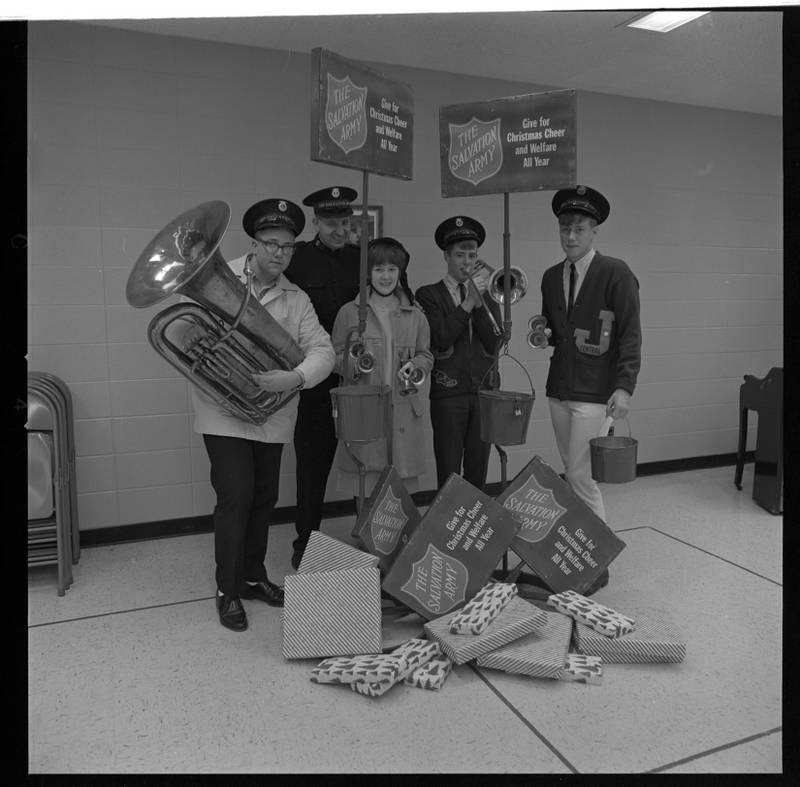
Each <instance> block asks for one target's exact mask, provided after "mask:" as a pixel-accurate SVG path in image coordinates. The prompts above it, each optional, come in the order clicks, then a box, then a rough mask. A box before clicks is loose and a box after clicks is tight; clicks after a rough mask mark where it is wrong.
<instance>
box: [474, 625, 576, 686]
mask: <svg viewBox="0 0 800 787" xmlns="http://www.w3.org/2000/svg"><path fill="white" fill-rule="evenodd" d="M541 612H542V615H544V616H545V621H544V625H542V626H540V627H539V628H537V629H536V631H534V632H533V633H532V634H528V636H526V637H522V638H520V639H518V640H517V641H516V642H512V643H511V644H509V645H506V646H505V647H502V648H497V649H496V650H493V651H491V652H490V653H485V654H483V655H481V656H478V659H477V661H476V664H477V665H478V666H479V667H489V668H491V669H497V670H503V671H504V672H513V673H514V674H516V675H529V676H531V677H534V678H558V677H559V676H560V674H561V671H562V670H563V669H564V665H565V664H566V663H567V651H568V650H569V642H570V638H571V637H572V618H570V617H567V616H566V615H562V614H561V613H560V612H545V611H544V610H541Z"/></svg>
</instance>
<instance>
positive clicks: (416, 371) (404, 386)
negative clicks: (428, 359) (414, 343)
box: [397, 364, 427, 396]
mask: <svg viewBox="0 0 800 787" xmlns="http://www.w3.org/2000/svg"><path fill="white" fill-rule="evenodd" d="M405 366H406V365H405V364H403V366H401V367H400V369H399V370H398V372H397V377H398V378H399V380H400V388H399V389H398V390H399V393H400V396H410V395H411V394H415V393H417V392H418V391H419V389H420V388H421V387H422V384H423V383H424V382H425V378H426V377H427V375H426V374H425V370H424V369H420V368H419V367H418V366H411V367H410V368H405Z"/></svg>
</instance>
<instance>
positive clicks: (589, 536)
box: [496, 456, 625, 593]
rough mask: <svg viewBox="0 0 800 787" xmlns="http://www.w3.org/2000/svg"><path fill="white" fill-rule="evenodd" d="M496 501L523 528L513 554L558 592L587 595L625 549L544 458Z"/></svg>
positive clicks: (530, 465) (532, 463) (536, 459)
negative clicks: (585, 592) (565, 591)
mask: <svg viewBox="0 0 800 787" xmlns="http://www.w3.org/2000/svg"><path fill="white" fill-rule="evenodd" d="M496 500H497V502H498V503H499V504H500V505H502V506H503V507H504V508H506V509H507V510H508V511H510V512H511V513H512V514H513V515H514V516H515V517H516V518H517V520H518V522H519V523H520V529H519V532H518V533H517V534H516V537H515V538H514V540H513V542H512V543H511V549H513V550H514V552H515V553H516V554H517V555H519V557H520V558H522V560H523V561H525V563H527V564H528V566H530V567H531V569H532V570H533V572H534V574H536V576H538V577H541V579H542V580H544V582H545V583H546V584H547V586H548V587H549V588H551V589H552V590H553V591H554V592H556V593H558V592H561V591H562V590H574V591H576V592H578V593H583V592H584V591H585V590H588V589H589V587H590V586H591V585H592V583H593V582H594V581H595V580H596V579H597V578H598V577H599V576H600V574H602V573H603V571H604V570H605V569H607V568H608V566H609V564H610V563H611V561H612V560H614V558H615V557H617V555H618V554H619V553H620V552H621V551H622V550H623V548H624V547H625V542H624V541H622V540H621V539H619V538H618V537H617V536H616V535H615V534H614V532H613V531H612V530H611V529H610V528H609V527H608V525H606V523H605V522H603V520H602V519H600V517H599V516H597V514H595V513H594V512H593V511H592V510H591V509H590V508H589V506H587V505H586V503H584V502H583V500H581V499H580V498H579V497H578V496H577V495H576V494H575V493H574V492H573V491H572V490H571V489H570V488H569V485H568V484H567V483H566V482H565V481H564V480H563V479H562V478H561V477H560V476H559V475H558V473H556V471H555V470H553V468H552V467H550V466H549V465H548V464H546V463H545V462H544V461H543V460H542V459H541V457H538V456H535V457H534V458H533V459H532V460H531V461H530V462H528V464H527V465H525V467H524V468H523V469H522V470H521V471H520V472H519V473H518V474H517V475H516V476H515V477H514V479H513V480H512V481H511V483H510V484H509V485H508V486H507V487H506V488H505V489H504V490H503V491H502V492H501V493H500V494H499V495H498V496H497V499H496Z"/></svg>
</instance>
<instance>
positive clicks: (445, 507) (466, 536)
mask: <svg viewBox="0 0 800 787" xmlns="http://www.w3.org/2000/svg"><path fill="white" fill-rule="evenodd" d="M519 527H520V523H519V522H518V521H517V520H516V519H515V518H514V517H513V516H512V515H511V513H510V512H509V511H507V510H506V509H504V508H503V507H502V506H501V505H499V504H498V503H496V502H495V501H494V500H493V499H492V498H491V497H489V496H488V495H486V494H484V493H483V492H481V490H479V489H477V488H476V487H474V486H473V485H472V484H470V483H469V482H467V481H465V480H464V479H463V478H462V477H461V476H459V475H456V474H455V473H452V474H451V475H450V477H449V478H448V479H447V481H446V482H445V484H444V485H443V486H442V488H441V489H440V490H439V492H438V493H437V495H436V497H435V498H434V500H433V502H432V503H431V505H430V506H429V508H428V510H427V511H426V512H425V515H424V516H423V517H422V520H421V521H420V523H419V525H418V526H417V528H416V529H415V530H414V533H413V534H412V535H411V538H409V540H408V543H407V544H406V545H405V546H404V547H403V548H402V549H401V550H400V552H399V554H398V555H397V557H396V559H395V561H394V563H393V564H392V567H391V568H390V569H389V572H388V573H387V575H386V577H385V578H384V580H383V589H384V590H385V591H386V593H388V594H389V595H390V596H392V598H394V599H395V600H397V601H399V602H400V603H401V604H405V605H406V606H407V607H410V608H411V609H412V610H414V611H415V612H418V613H419V614H420V615H422V617H424V618H426V619H428V620H431V619H432V618H437V617H440V616H442V615H444V614H445V613H447V612H453V611H455V610H456V609H458V608H460V607H462V606H464V604H466V603H467V601H468V600H469V599H471V598H472V597H473V596H474V595H475V594H476V593H477V592H478V591H479V590H480V589H481V588H482V587H483V586H484V585H485V584H486V582H487V580H488V579H489V577H490V575H491V573H492V571H493V570H494V569H495V568H496V567H497V564H498V562H499V561H500V559H501V558H502V556H503V555H504V554H505V551H506V549H507V548H508V547H509V545H510V544H511V542H512V540H513V539H514V536H515V535H516V533H517V530H519ZM448 619H449V618H448Z"/></svg>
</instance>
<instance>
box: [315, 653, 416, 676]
mask: <svg viewBox="0 0 800 787" xmlns="http://www.w3.org/2000/svg"><path fill="white" fill-rule="evenodd" d="M407 666H408V665H407V664H406V662H405V660H404V659H402V658H401V657H400V656H393V655H391V654H389V653H370V654H368V655H366V656H335V657H334V658H330V659H325V660H324V661H320V663H319V664H317V666H316V667H314V669H312V670H311V680H312V682H314V683H352V682H353V681H355V680H363V681H365V682H367V683H371V682H378V681H383V680H386V679H388V678H394V679H397V676H398V675H399V674H400V673H401V672H402V671H403V670H404V669H406V667H407Z"/></svg>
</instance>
